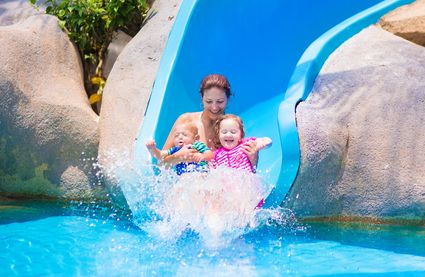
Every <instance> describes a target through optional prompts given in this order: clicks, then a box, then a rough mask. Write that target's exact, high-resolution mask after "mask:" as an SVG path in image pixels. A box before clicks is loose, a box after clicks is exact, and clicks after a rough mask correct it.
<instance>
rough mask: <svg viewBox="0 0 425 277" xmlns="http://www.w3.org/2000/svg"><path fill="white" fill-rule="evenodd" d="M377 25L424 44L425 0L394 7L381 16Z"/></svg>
mask: <svg viewBox="0 0 425 277" xmlns="http://www.w3.org/2000/svg"><path fill="white" fill-rule="evenodd" d="M379 25H380V26H381V27H382V28H383V29H385V30H387V31H389V32H391V33H393V34H395V35H398V36H400V37H402V38H405V39H407V40H410V41H412V42H414V43H417V44H419V45H422V46H425V0H417V1H415V2H413V3H412V4H410V5H405V6H402V7H400V8H398V9H395V10H394V11H392V12H390V13H388V14H387V15H385V16H384V17H382V18H381V20H380V22H379Z"/></svg>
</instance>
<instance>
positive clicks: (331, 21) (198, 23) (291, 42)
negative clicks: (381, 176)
mask: <svg viewBox="0 0 425 277" xmlns="http://www.w3.org/2000/svg"><path fill="white" fill-rule="evenodd" d="M410 2H413V0H398V1H397V0H391V1H383V2H382V1H378V0H362V1H359V0H345V1H337V0H323V1H313V0H300V1H285V0H270V1H267V2H264V3H262V2H261V3H260V2H258V1H254V0H232V1H228V0H215V1H207V0H198V1H196V0H185V1H183V3H182V5H181V8H180V11H179V14H178V16H177V17H176V21H175V24H174V26H173V29H172V31H171V33H170V36H169V39H168V42H167V46H166V48H165V50H164V53H163V56H162V59H161V64H160V67H159V71H158V74H157V78H156V80H155V84H154V86H153V89H152V94H151V98H150V102H149V105H148V107H147V110H146V114H145V118H144V121H143V125H142V127H141V130H140V134H139V136H138V139H137V145H136V165H138V164H141V163H143V162H144V161H149V160H150V157H149V153H148V152H147V150H146V148H145V142H146V140H147V139H149V138H154V139H155V140H156V141H157V143H158V145H160V146H161V145H163V143H164V142H165V140H166V137H167V135H168V133H169V131H170V129H171V127H172V124H173V123H174V121H175V120H176V119H177V117H178V116H179V115H180V114H182V113H185V112H195V111H200V110H201V107H200V103H201V99H200V94H199V84H200V81H201V80H202V78H203V77H204V76H205V75H208V74H211V73H220V74H223V75H225V76H226V77H228V79H229V81H230V83H231V86H232V90H233V92H234V93H235V97H232V98H231V100H230V102H229V104H228V108H227V109H226V113H235V114H237V115H239V116H241V118H242V119H243V121H244V123H245V127H246V134H247V136H257V137H260V136H268V137H271V138H272V139H273V142H274V143H273V146H272V147H270V148H269V149H266V150H263V151H262V152H261V154H260V161H259V165H258V169H259V171H260V172H262V173H261V174H265V175H266V176H267V180H268V182H271V183H272V184H275V189H274V190H273V191H272V193H271V194H270V195H269V197H268V198H267V199H266V203H265V207H270V206H277V205H279V204H280V203H281V202H282V201H283V199H284V197H285V195H286V194H287V192H288V191H289V189H290V187H291V185H292V183H293V182H294V180H295V178H296V175H297V171H298V167H299V163H300V150H299V141H298V132H297V129H296V122H295V107H296V105H297V104H298V103H299V102H300V101H302V100H303V99H305V98H306V97H307V96H308V94H309V92H310V90H311V88H312V85H313V83H314V80H315V78H316V76H317V74H318V72H319V71H320V69H321V67H322V65H323V63H324V61H325V60H326V59H327V57H328V56H329V55H330V54H331V53H332V52H333V51H334V50H335V49H336V48H337V47H338V46H339V45H340V44H341V43H343V42H344V41H345V40H347V39H348V38H350V37H351V36H352V35H354V34H355V33H357V32H359V31H360V30H362V29H363V28H365V27H367V26H368V25H370V24H373V23H375V22H376V21H377V20H378V19H379V18H380V17H381V16H382V15H383V14H385V13H387V12H388V11H390V10H391V9H394V8H396V7H398V6H400V5H403V4H407V3H410ZM377 3H379V4H377ZM322 34H323V35H322ZM307 48H308V49H307ZM306 49H307V50H306ZM288 83H289V85H288ZM285 91H286V92H285Z"/></svg>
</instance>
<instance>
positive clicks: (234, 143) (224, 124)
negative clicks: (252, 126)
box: [213, 114, 272, 173]
mask: <svg viewBox="0 0 425 277" xmlns="http://www.w3.org/2000/svg"><path fill="white" fill-rule="evenodd" d="M215 133H216V136H215V144H216V147H217V150H216V151H215V153H214V160H213V164H214V165H215V166H220V165H223V166H226V167H230V168H235V169H242V170H246V171H248V172H251V173H255V167H254V165H252V164H251V162H250V161H249V158H248V156H247V154H246V153H245V151H244V148H243V145H244V143H246V142H248V141H253V142H254V143H255V146H256V148H257V149H258V150H261V149H264V148H266V147H268V146H270V145H271V143H272V140H271V139H270V138H268V137H263V138H253V137H250V138H244V136H245V132H244V128H243V122H242V120H241V119H240V117H239V116H236V115H233V114H226V115H223V116H222V117H220V118H219V119H218V120H217V122H216V123H215Z"/></svg>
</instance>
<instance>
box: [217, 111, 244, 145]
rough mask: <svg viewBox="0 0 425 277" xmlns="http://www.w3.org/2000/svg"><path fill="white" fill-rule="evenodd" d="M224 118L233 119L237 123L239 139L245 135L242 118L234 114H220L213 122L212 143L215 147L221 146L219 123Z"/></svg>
mask: <svg viewBox="0 0 425 277" xmlns="http://www.w3.org/2000/svg"><path fill="white" fill-rule="evenodd" d="M225 119H233V120H234V121H236V123H238V125H239V128H240V131H241V139H242V138H244V137H245V131H244V127H243V122H242V119H241V118H240V117H239V116H237V115H234V114H225V115H222V116H220V117H219V118H218V119H217V121H216V122H215V123H214V133H215V136H214V145H215V147H216V148H220V147H221V143H220V124H221V122H222V121H223V120H225Z"/></svg>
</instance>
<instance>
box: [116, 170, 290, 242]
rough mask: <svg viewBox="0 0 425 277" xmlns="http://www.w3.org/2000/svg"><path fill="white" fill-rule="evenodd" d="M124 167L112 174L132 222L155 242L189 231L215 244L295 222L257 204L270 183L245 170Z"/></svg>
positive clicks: (282, 212)
mask: <svg viewBox="0 0 425 277" xmlns="http://www.w3.org/2000/svg"><path fill="white" fill-rule="evenodd" d="M123 168H124V167H121V170H118V168H117V170H116V171H115V175H116V176H120V180H119V184H120V187H121V189H122V191H123V193H124V195H125V197H126V200H127V203H128V205H129V207H130V209H131V210H132V213H133V222H134V223H135V224H136V225H137V226H139V227H140V228H141V229H143V230H144V231H146V232H147V233H148V234H149V235H150V236H151V237H154V238H156V239H159V240H166V241H176V240H177V239H178V238H180V237H181V236H182V235H183V234H184V233H185V231H188V230H191V231H194V232H195V233H197V234H198V235H199V237H200V238H201V240H202V241H203V242H204V243H205V245H206V246H207V247H210V248H217V247H223V246H226V245H228V244H229V243H230V241H232V240H233V239H235V238H238V237H240V236H241V235H243V234H246V233H248V232H250V231H252V230H254V229H257V228H259V227H262V226H264V225H270V224H278V225H281V226H289V225H291V224H294V223H295V222H296V219H295V217H294V216H293V214H292V213H291V212H290V210H287V209H282V208H278V209H261V208H257V205H258V204H259V203H260V202H261V201H262V199H264V198H265V197H266V195H267V194H268V193H269V192H270V190H271V188H272V186H271V185H270V184H267V183H266V182H265V180H266V178H261V177H260V176H259V175H254V174H251V173H247V172H245V171H243V170H235V169H230V168H226V167H219V168H217V169H211V171H210V172H209V173H199V172H194V173H185V174H183V175H181V176H177V175H176V174H175V172H173V171H172V170H167V169H164V168H158V167H153V166H152V165H151V164H149V165H143V166H141V167H139V169H138V170H137V171H136V170H128V168H127V169H126V170H124V169H123ZM152 169H154V170H152ZM154 172H156V174H154Z"/></svg>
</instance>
